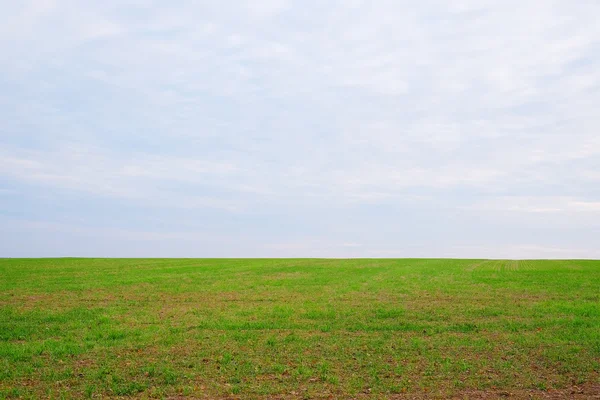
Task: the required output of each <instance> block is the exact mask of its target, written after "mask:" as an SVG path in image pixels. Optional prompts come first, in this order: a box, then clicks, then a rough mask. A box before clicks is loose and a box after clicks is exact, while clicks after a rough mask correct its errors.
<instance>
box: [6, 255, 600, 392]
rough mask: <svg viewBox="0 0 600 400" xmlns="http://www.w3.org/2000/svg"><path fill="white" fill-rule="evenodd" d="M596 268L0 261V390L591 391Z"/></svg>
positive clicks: (597, 341) (595, 364) (597, 323)
mask: <svg viewBox="0 0 600 400" xmlns="http://www.w3.org/2000/svg"><path fill="white" fill-rule="evenodd" d="M599 371H600V262H598V261H485V260H433V259H431V260H423V259H400V260H387V259H386V260H370V259H361V260H358V259H357V260H316V259H310V260H309V259H285V260H283V259H266V260H257V259H252V260H242V259H232V260H224V259H177V260H176V259H139V260H137V259H31V260H18V259H10V260H9V259H0V398H13V397H17V398H18V397H23V398H46V397H50V398H85V397H91V398H94V397H96V398H98V397H120V396H123V397H125V396H134V397H141V398H184V397H196V398H244V399H245V398H286V399H287V398H290V399H292V398H398V399H402V398H422V397H434V398H435V397H440V398H447V397H456V398H478V397H479V398H496V397H500V396H503V397H510V396H513V397H516V398H519V397H530V396H533V397H534V398H536V397H538V398H545V397H558V398H560V397H564V398H576V397H579V398H594V397H595V396H598V395H599V394H600V389H599V388H600V385H599Z"/></svg>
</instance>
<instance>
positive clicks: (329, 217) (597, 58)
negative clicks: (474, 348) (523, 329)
mask: <svg viewBox="0 0 600 400" xmlns="http://www.w3.org/2000/svg"><path fill="white" fill-rule="evenodd" d="M599 12H600V4H598V3H597V2H591V1H590V2H588V1H580V2H577V3H575V4H574V3H572V2H567V1H556V2H548V1H541V0H540V1H526V2H522V1H520V2H516V1H505V2H497V1H462V2H456V3H453V4H448V3H447V2H442V1H425V2H421V3H420V4H419V5H417V4H413V3H406V4H402V3H399V2H396V1H382V2H376V3H373V2H366V1H339V2H336V1H333V2H326V3H323V2H317V1H305V2H298V1H285V0H277V1H276V0H272V1H266V0H265V1H248V2H244V1H242V2H239V1H237V2H218V3H204V4H198V3H197V2H188V1H181V2H169V3H165V2H150V3H149V2H143V3H140V2H135V1H108V2H100V3H94V4H91V3H90V4H87V3H85V4H84V3H81V2H71V1H23V2H12V3H10V4H7V5H6V6H5V7H4V11H3V13H2V15H1V16H0V52H1V54H2V59H3V62H2V63H0V119H1V120H2V121H3V123H2V126H1V127H0V204H1V208H0V222H1V223H2V225H3V226H4V227H5V229H3V233H2V236H1V237H0V238H1V239H2V243H3V244H1V245H0V255H3V256H40V255H48V256H52V255H93V256H134V255H135V256H143V255H147V256H152V255H158V256H335V257H356V256H365V257H378V256H381V257H391V256H393V257H401V256H428V257H442V256H452V257H509V258H518V257H561V258H563V257H578V258H580V257H595V258H598V257H600V252H599V251H600V250H598V248H597V246H596V244H595V241H594V237H597V235H598V234H599V233H600V212H599V210H600V208H599V206H598V204H600V189H598V188H600V174H599V173H598V171H600V136H599V135H598V129H599V128H600V114H599V113H598V112H597V104H600V25H598V24H597V23H596V22H597V21H596V19H597V18H596V16H597V15H598V14H599ZM53 227H54V228H53ZM115 232H117V233H115ZM92 233H93V234H92ZM49 235H52V240H48V241H45V240H44V238H48V236H49Z"/></svg>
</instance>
